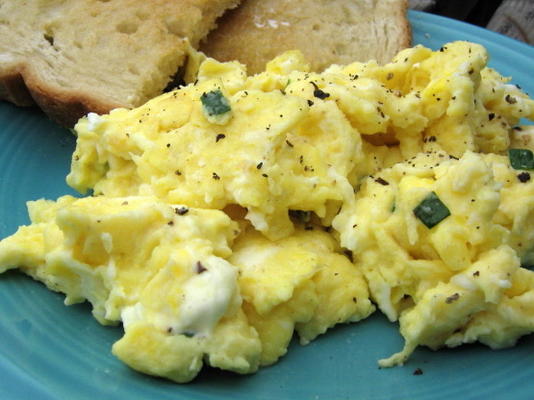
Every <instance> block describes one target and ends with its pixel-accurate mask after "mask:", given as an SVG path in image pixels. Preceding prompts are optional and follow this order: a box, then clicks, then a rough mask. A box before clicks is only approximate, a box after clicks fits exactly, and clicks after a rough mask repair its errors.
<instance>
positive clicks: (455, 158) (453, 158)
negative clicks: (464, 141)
mask: <svg viewBox="0 0 534 400" xmlns="http://www.w3.org/2000/svg"><path fill="white" fill-rule="evenodd" d="M449 158H450V159H451V160H459V158H458V157H454V156H451V155H450V154H449Z"/></svg>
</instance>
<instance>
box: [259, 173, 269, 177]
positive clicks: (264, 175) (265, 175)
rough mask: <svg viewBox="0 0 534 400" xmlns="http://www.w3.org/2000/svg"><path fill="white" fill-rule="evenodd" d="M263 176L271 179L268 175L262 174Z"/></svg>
mask: <svg viewBox="0 0 534 400" xmlns="http://www.w3.org/2000/svg"><path fill="white" fill-rule="evenodd" d="M261 176H263V177H264V178H268V177H269V175H267V174H261Z"/></svg>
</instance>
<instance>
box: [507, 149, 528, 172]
mask: <svg viewBox="0 0 534 400" xmlns="http://www.w3.org/2000/svg"><path fill="white" fill-rule="evenodd" d="M508 158H510V164H511V165H512V168H513V169H534V154H532V151H530V150H529V149H510V150H508Z"/></svg>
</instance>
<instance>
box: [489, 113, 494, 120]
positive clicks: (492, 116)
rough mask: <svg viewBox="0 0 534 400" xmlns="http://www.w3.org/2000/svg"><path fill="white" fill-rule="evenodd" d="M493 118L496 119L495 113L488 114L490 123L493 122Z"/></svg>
mask: <svg viewBox="0 0 534 400" xmlns="http://www.w3.org/2000/svg"><path fill="white" fill-rule="evenodd" d="M493 118H495V113H489V114H488V121H491V120H492V119H493Z"/></svg>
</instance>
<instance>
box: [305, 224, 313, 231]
mask: <svg viewBox="0 0 534 400" xmlns="http://www.w3.org/2000/svg"><path fill="white" fill-rule="evenodd" d="M304 230H305V231H313V226H311V225H306V226H305V227H304Z"/></svg>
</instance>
